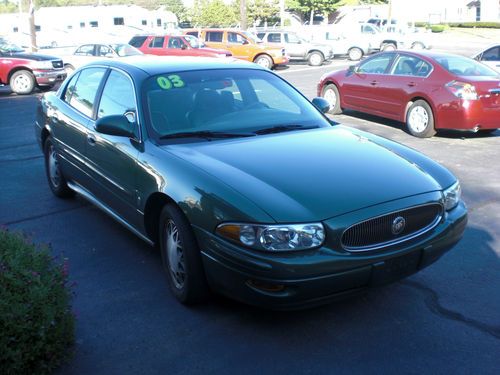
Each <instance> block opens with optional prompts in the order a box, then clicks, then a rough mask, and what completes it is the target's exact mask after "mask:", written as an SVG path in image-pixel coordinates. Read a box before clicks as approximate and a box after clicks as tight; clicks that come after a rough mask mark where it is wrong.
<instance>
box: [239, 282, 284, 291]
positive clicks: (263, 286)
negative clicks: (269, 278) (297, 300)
mask: <svg viewBox="0 0 500 375" xmlns="http://www.w3.org/2000/svg"><path fill="white" fill-rule="evenodd" d="M247 284H248V286H250V287H252V288H254V289H258V290H262V291H263V292H268V293H277V292H282V291H284V290H285V286H284V285H280V284H269V283H266V282H263V281H259V280H248V281H247Z"/></svg>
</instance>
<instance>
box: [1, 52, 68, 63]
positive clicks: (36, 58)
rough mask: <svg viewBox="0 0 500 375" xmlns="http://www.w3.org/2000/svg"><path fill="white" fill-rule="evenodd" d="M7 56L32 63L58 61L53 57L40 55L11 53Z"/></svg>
mask: <svg viewBox="0 0 500 375" xmlns="http://www.w3.org/2000/svg"><path fill="white" fill-rule="evenodd" d="M8 56H11V57H15V58H17V59H26V60H34V61H47V60H60V59H59V58H57V57H54V56H50V55H42V54H41V53H30V52H13V53H9V54H8Z"/></svg>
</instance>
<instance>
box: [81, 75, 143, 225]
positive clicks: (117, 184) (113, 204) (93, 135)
mask: <svg viewBox="0 0 500 375" xmlns="http://www.w3.org/2000/svg"><path fill="white" fill-rule="evenodd" d="M109 115H125V116H126V117H127V118H128V119H129V121H130V127H131V129H133V130H134V133H135V134H136V136H135V138H134V139H131V138H128V137H122V136H115V135H108V134H102V133H99V132H97V131H96V130H95V128H94V126H95V119H100V118H103V117H105V116H109ZM95 119H91V120H90V122H89V125H90V126H89V129H90V130H89V134H88V137H87V145H86V158H87V160H88V163H89V165H90V168H91V177H92V181H93V184H92V193H93V194H94V195H95V196H97V197H98V198H99V200H100V201H101V202H103V203H104V204H106V205H107V206H108V207H109V208H111V209H112V210H113V211H114V212H116V213H117V214H119V215H120V216H121V217H122V218H124V219H126V220H128V221H131V222H133V221H134V220H135V218H136V205H137V200H136V191H135V188H136V180H135V177H136V160H137V154H138V152H139V151H138V147H139V145H140V132H139V127H138V125H137V121H136V119H137V101H136V95H135V87H134V84H133V81H132V79H131V78H130V77H129V76H128V75H126V74H125V73H123V72H121V71H118V70H114V69H112V70H111V71H110V72H109V75H108V77H107V79H106V82H105V84H104V87H103V89H102V93H101V96H100V100H99V103H98V108H97V110H96V111H95Z"/></svg>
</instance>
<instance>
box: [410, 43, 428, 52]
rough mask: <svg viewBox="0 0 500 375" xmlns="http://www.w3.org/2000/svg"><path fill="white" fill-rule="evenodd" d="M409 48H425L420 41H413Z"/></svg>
mask: <svg viewBox="0 0 500 375" xmlns="http://www.w3.org/2000/svg"><path fill="white" fill-rule="evenodd" d="M411 49H415V50H424V49H425V45H424V43H422V42H414V43H413V44H412V45H411Z"/></svg>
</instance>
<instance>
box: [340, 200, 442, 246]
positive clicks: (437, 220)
mask: <svg viewBox="0 0 500 375" xmlns="http://www.w3.org/2000/svg"><path fill="white" fill-rule="evenodd" d="M434 205H439V206H441V214H439V215H438V216H436V218H435V219H434V221H433V222H431V223H430V224H429V225H428V226H426V227H424V228H422V229H420V230H419V231H417V232H413V233H411V234H409V235H407V236H405V237H401V238H397V239H394V240H391V241H386V242H381V243H377V244H374V245H370V246H357V247H351V246H344V244H343V243H342V238H343V237H344V233H345V232H347V231H348V230H349V229H351V228H352V227H354V226H356V225H360V224H363V223H365V222H367V221H370V220H373V219H377V218H379V217H384V216H387V215H391V214H394V213H396V212H401V211H405V210H411V209H413V208H418V207H425V206H434ZM443 215H444V206H443V204H442V203H440V202H435V203H427V204H421V205H417V206H411V207H407V208H402V209H399V210H395V211H392V212H388V213H386V214H383V215H378V216H374V217H371V218H369V219H366V220H363V221H360V222H358V223H356V224H353V225H351V226H350V227H348V228H346V229H345V230H344V231H343V232H342V234H341V235H340V244H341V245H342V248H343V249H345V250H347V251H349V252H351V253H359V252H365V251H373V250H379V249H381V248H384V247H387V246H393V245H398V244H400V243H402V242H405V241H409V240H412V239H414V238H416V237H418V236H420V235H422V234H424V233H427V232H428V231H430V230H432V229H434V228H435V227H436V226H437V225H438V224H439V223H440V222H441V220H442V219H443Z"/></svg>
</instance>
